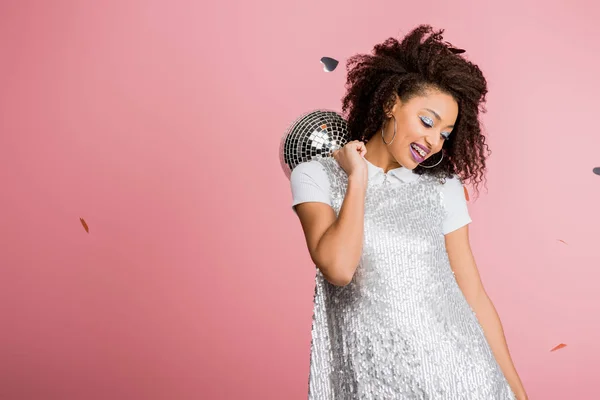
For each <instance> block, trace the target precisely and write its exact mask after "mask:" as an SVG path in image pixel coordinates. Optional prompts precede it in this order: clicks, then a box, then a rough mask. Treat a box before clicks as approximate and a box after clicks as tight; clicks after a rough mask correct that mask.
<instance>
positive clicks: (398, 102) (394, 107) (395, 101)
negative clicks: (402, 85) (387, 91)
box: [383, 93, 402, 118]
mask: <svg viewBox="0 0 600 400" xmlns="http://www.w3.org/2000/svg"><path fill="white" fill-rule="evenodd" d="M392 101H393V105H392V108H391V109H384V110H383V112H384V113H385V115H387V117H388V118H390V114H395V113H396V110H397V109H398V108H399V107H400V106H401V105H402V101H401V100H400V96H398V94H397V93H394V95H393V97H392Z"/></svg>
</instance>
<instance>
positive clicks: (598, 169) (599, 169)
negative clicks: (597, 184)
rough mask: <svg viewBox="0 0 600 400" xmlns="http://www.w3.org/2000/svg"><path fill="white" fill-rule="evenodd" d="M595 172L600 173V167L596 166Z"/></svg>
mask: <svg viewBox="0 0 600 400" xmlns="http://www.w3.org/2000/svg"><path fill="white" fill-rule="evenodd" d="M594 173H595V174H596V175H600V167H596V168H594Z"/></svg>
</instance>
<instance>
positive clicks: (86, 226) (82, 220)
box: [79, 218, 90, 233]
mask: <svg viewBox="0 0 600 400" xmlns="http://www.w3.org/2000/svg"><path fill="white" fill-rule="evenodd" d="M79 220H80V221H81V225H83V229H85V231H86V232H87V233H90V228H89V227H88V224H87V223H86V222H85V220H84V219H83V218H79Z"/></svg>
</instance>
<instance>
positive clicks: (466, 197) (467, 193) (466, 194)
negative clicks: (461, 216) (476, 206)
mask: <svg viewBox="0 0 600 400" xmlns="http://www.w3.org/2000/svg"><path fill="white" fill-rule="evenodd" d="M463 189H464V190H465V199H467V201H469V191H468V190H467V187H466V186H463Z"/></svg>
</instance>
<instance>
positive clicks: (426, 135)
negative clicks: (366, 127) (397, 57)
mask: <svg viewBox="0 0 600 400" xmlns="http://www.w3.org/2000/svg"><path fill="white" fill-rule="evenodd" d="M392 113H393V115H394V116H395V117H396V121H397V132H396V137H395V138H394V140H393V141H392V137H393V136H394V119H393V118H391V119H390V120H389V121H388V122H387V123H386V125H385V128H384V133H385V142H387V143H390V141H392V143H391V144H390V145H388V146H387V149H388V152H389V153H390V155H391V156H392V157H393V158H394V159H395V160H396V161H397V162H398V163H399V164H400V165H401V166H403V167H404V168H408V169H414V168H416V167H417V165H418V164H420V163H423V162H424V161H425V160H427V159H428V158H430V157H432V156H433V159H432V160H431V161H430V162H429V163H426V165H428V164H431V163H435V162H437V160H439V159H440V157H441V154H437V153H438V152H440V151H441V150H442V146H443V144H444V141H445V140H446V139H447V138H448V137H449V136H450V134H451V133H452V129H453V128H454V124H455V123H456V119H457V117H458V103H457V102H456V100H454V98H453V97H452V96H450V95H449V94H446V93H442V92H439V91H428V92H427V94H426V95H424V96H415V97H413V98H411V99H410V100H409V101H407V102H405V103H403V102H402V101H401V100H400V99H399V98H397V99H396V104H395V105H394V107H393V108H392Z"/></svg>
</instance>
